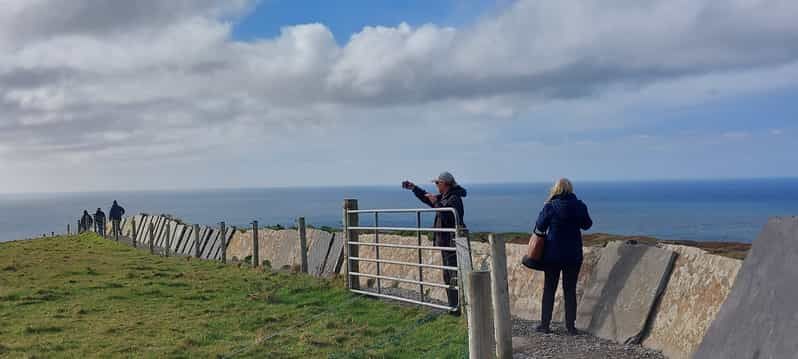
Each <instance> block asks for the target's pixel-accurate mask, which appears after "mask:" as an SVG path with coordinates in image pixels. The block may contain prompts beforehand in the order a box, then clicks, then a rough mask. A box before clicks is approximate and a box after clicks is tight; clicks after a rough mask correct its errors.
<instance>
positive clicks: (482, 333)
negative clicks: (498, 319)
mask: <svg viewBox="0 0 798 359" xmlns="http://www.w3.org/2000/svg"><path fill="white" fill-rule="evenodd" d="M468 282H469V287H468V299H469V307H470V308H469V309H470V310H469V311H468V353H469V357H470V358H471V359H483V358H492V357H493V355H494V348H493V347H494V339H493V315H492V312H493V308H492V305H491V303H490V302H491V300H490V272H488V271H473V272H470V273H468Z"/></svg>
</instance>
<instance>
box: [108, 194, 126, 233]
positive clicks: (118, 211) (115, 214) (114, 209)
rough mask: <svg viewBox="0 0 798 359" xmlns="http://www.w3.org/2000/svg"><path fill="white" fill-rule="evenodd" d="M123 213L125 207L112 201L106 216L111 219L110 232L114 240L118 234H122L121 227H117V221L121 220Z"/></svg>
mask: <svg viewBox="0 0 798 359" xmlns="http://www.w3.org/2000/svg"><path fill="white" fill-rule="evenodd" d="M124 215H125V209H124V208H122V206H120V205H119V203H116V201H114V204H113V205H112V206H111V210H110V211H108V218H109V219H110V220H111V232H112V233H113V234H112V236H113V238H114V239H115V240H117V241H118V240H119V236H120V235H122V229H121V228H119V223H120V222H122V216H124Z"/></svg>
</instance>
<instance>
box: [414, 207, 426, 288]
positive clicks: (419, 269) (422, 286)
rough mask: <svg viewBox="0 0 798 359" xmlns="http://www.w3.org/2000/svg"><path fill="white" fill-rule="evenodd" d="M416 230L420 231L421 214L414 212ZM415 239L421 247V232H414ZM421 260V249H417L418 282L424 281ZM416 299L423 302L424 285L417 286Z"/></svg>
mask: <svg viewBox="0 0 798 359" xmlns="http://www.w3.org/2000/svg"><path fill="white" fill-rule="evenodd" d="M416 228H418V229H421V212H416ZM416 238H417V239H418V246H419V247H421V231H418V232H416ZM421 263H422V259H421V248H419V249H418V280H419V281H420V282H423V281H424V268H423V267H422V266H421ZM418 297H419V298H421V301H422V302H423V301H424V284H419V285H418Z"/></svg>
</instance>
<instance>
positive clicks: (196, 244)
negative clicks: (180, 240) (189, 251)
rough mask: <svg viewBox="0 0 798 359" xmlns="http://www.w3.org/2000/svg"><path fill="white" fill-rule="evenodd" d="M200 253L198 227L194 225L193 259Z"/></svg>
mask: <svg viewBox="0 0 798 359" xmlns="http://www.w3.org/2000/svg"><path fill="white" fill-rule="evenodd" d="M200 255H201V253H200V226H199V224H195V225H194V257H196V258H199V257H200Z"/></svg>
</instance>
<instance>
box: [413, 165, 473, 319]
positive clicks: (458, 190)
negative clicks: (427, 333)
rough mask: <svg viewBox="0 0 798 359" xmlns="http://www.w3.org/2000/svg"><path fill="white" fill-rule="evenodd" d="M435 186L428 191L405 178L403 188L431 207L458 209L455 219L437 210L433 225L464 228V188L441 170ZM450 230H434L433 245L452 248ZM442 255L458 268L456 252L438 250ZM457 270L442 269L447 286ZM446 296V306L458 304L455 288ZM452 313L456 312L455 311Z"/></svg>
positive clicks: (448, 291)
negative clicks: (447, 231) (434, 188)
mask: <svg viewBox="0 0 798 359" xmlns="http://www.w3.org/2000/svg"><path fill="white" fill-rule="evenodd" d="M433 183H435V186H436V187H437V189H438V194H432V193H427V192H426V191H424V190H423V189H422V188H421V187H418V186H416V185H415V184H414V183H413V182H410V181H404V182H402V187H404V188H405V189H409V190H412V191H413V194H414V195H415V196H416V197H417V198H418V199H419V200H421V202H424V203H425V204H427V205H428V206H430V207H432V208H446V207H451V208H454V209H455V212H457V218H454V215H453V214H452V213H450V212H437V213H436V214H435V228H455V223H457V224H459V225H460V228H464V227H465V225H464V224H463V197H465V196H466V190H465V188H463V187H460V185H459V184H457V181H455V180H454V176H452V174H451V173H449V172H443V173H441V174H440V175H439V176H438V178H437V179H435V180H433ZM452 238H453V235H452V233H441V232H436V233H435V245H436V246H438V247H454V243H453V240H452ZM441 256H442V260H443V265H444V266H450V267H457V254H456V253H455V252H453V251H441ZM456 274H457V271H452V270H444V271H443V281H444V282H445V283H446V284H447V285H451V286H453V285H456V284H457V281H456V279H455V277H456ZM446 297H447V299H448V301H449V306H450V307H453V308H457V307H458V306H459V297H458V293H457V290H455V289H447V290H446ZM455 314H459V311H456V312H455Z"/></svg>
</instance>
